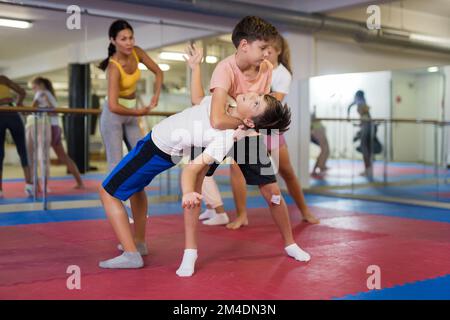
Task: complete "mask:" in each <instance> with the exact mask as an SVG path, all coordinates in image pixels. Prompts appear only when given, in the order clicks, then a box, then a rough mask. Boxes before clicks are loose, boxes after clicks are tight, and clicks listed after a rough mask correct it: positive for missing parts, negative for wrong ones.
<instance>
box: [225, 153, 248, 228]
mask: <svg viewBox="0 0 450 320" xmlns="http://www.w3.org/2000/svg"><path fill="white" fill-rule="evenodd" d="M231 187H232V190H233V197H234V203H235V206H236V214H237V217H236V220H234V221H233V222H231V223H229V224H227V228H229V229H233V230H236V229H239V228H240V227H241V226H246V225H248V218H247V208H246V206H247V183H246V182H245V178H244V175H243V174H242V171H241V169H240V168H239V166H238V164H237V163H236V162H234V161H233V163H232V164H231Z"/></svg>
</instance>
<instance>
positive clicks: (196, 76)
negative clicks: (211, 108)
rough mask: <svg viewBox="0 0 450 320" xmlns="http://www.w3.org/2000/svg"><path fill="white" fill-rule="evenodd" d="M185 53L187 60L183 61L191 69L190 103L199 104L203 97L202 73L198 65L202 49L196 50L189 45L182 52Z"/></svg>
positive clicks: (193, 45)
mask: <svg viewBox="0 0 450 320" xmlns="http://www.w3.org/2000/svg"><path fill="white" fill-rule="evenodd" d="M184 51H185V52H186V55H187V58H186V57H185V56H183V57H184V59H185V60H186V63H187V64H188V66H189V67H190V68H191V70H192V73H191V102H192V105H197V104H200V102H201V101H202V99H203V98H204V97H205V91H204V90H203V85H202V73H201V68H200V64H201V62H202V58H203V49H202V48H197V47H196V46H195V44H192V45H189V46H188V47H186V49H185V50H184Z"/></svg>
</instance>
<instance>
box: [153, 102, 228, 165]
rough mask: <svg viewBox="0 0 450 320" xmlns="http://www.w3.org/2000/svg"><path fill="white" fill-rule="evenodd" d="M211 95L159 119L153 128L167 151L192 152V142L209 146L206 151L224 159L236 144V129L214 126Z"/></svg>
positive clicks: (154, 133) (172, 153)
mask: <svg viewBox="0 0 450 320" xmlns="http://www.w3.org/2000/svg"><path fill="white" fill-rule="evenodd" d="M211 99H212V97H211V96H206V97H204V98H203V99H202V101H201V102H200V104H199V105H196V106H193V107H191V108H187V109H185V110H183V111H182V112H180V113H177V114H174V115H173V116H170V117H168V118H166V119H164V120H162V121H161V122H159V123H158V124H157V125H156V126H155V127H153V130H152V140H153V142H154V143H155V145H156V146H157V147H158V148H159V149H160V150H162V151H164V152H165V153H167V154H169V155H173V156H181V155H183V152H185V154H189V153H188V152H190V149H191V147H192V146H195V147H206V149H205V150H204V151H203V153H205V154H208V155H209V156H211V157H212V158H214V159H215V160H216V161H218V162H221V161H222V160H223V159H224V158H225V156H226V155H227V153H228V152H229V151H230V150H231V148H232V147H233V144H234V139H233V134H234V131H235V130H231V129H229V130H217V129H214V128H213V127H211V123H210V120H209V116H210V113H211Z"/></svg>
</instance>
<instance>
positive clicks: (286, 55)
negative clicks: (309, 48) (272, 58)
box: [278, 36, 292, 75]
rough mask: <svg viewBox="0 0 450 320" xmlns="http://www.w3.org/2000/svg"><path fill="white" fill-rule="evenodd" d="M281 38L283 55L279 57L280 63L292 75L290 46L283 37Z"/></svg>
mask: <svg viewBox="0 0 450 320" xmlns="http://www.w3.org/2000/svg"><path fill="white" fill-rule="evenodd" d="M280 37H281V42H282V43H281V53H280V55H279V56H278V63H281V64H282V65H283V66H285V67H286V69H287V70H288V71H289V73H290V74H291V75H292V66H291V50H290V49H289V44H288V42H287V41H286V39H284V38H283V37H282V36H280Z"/></svg>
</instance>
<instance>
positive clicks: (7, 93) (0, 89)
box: [0, 84, 14, 100]
mask: <svg viewBox="0 0 450 320" xmlns="http://www.w3.org/2000/svg"><path fill="white" fill-rule="evenodd" d="M12 98H14V97H13V95H12V92H11V89H10V88H9V87H8V86H5V85H4V84H0V100H2V99H12Z"/></svg>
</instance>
